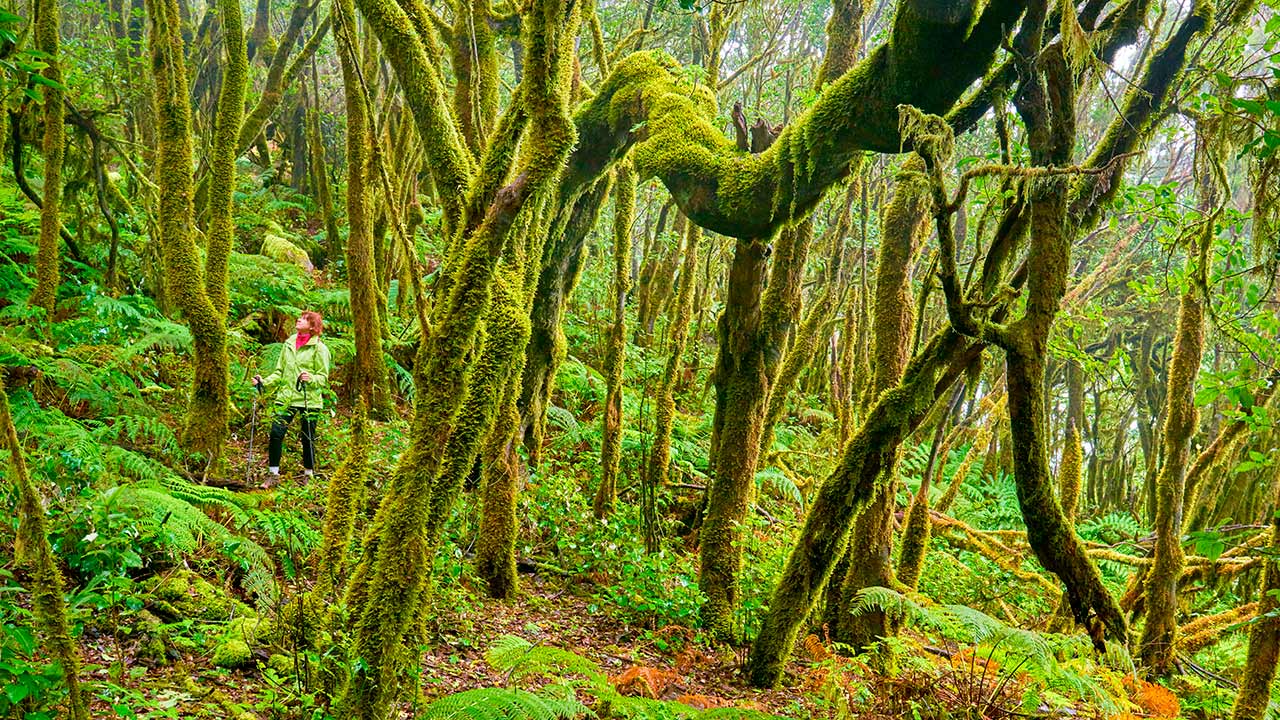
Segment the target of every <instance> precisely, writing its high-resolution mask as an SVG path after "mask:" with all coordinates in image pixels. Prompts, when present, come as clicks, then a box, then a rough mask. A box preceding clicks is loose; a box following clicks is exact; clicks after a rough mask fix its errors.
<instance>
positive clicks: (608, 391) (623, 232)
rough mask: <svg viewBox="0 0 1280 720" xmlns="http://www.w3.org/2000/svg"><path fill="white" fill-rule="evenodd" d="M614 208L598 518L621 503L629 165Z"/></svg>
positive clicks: (622, 171) (632, 207)
mask: <svg viewBox="0 0 1280 720" xmlns="http://www.w3.org/2000/svg"><path fill="white" fill-rule="evenodd" d="M616 173H617V176H618V180H617V182H616V183H615V186H616V188H617V194H616V195H614V206H613V326H612V327H611V328H609V348H608V351H607V354H606V356H605V362H604V367H605V399H604V419H603V420H602V424H603V429H602V435H603V437H602V439H601V441H600V486H599V488H598V489H597V490H596V496H595V499H594V501H593V502H592V509H593V510H594V512H595V515H596V517H598V518H602V517H605V516H607V515H609V514H610V513H612V512H613V506H614V503H616V502H617V499H618V468H619V465H620V463H621V459H622V386H623V381H622V370H623V363H624V362H625V361H626V352H627V322H626V311H627V291H628V290H630V289H631V223H632V221H633V220H634V219H635V212H636V176H635V171H634V170H632V169H631V165H630V164H629V163H624V164H621V165H619V167H618V169H617V171H616Z"/></svg>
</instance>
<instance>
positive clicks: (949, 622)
mask: <svg viewBox="0 0 1280 720" xmlns="http://www.w3.org/2000/svg"><path fill="white" fill-rule="evenodd" d="M872 610H878V611H880V612H884V613H885V614H887V615H890V616H891V617H894V618H897V619H899V620H900V621H902V622H904V623H905V624H907V625H910V626H914V627H918V628H924V629H927V630H930V631H934V632H937V633H938V634H940V635H942V636H943V637H945V638H947V639H949V640H952V641H955V642H959V643H963V644H966V645H969V646H972V647H973V648H974V650H975V651H976V650H977V649H978V648H983V650H982V652H981V654H982V655H983V656H984V657H985V658H987V659H989V660H995V661H996V662H997V664H998V665H999V666H1000V667H1001V670H1000V672H1010V673H1019V672H1021V673H1026V675H1027V676H1029V677H1031V678H1033V679H1034V680H1035V681H1036V682H1035V683H1034V685H1033V687H1034V688H1035V689H1037V690H1040V691H1061V692H1065V693H1068V694H1069V695H1071V696H1074V697H1076V698H1078V699H1080V700H1084V701H1085V702H1089V703H1091V704H1093V705H1094V706H1096V707H1098V708H1099V709H1101V710H1102V711H1103V712H1104V713H1105V714H1107V715H1111V714H1114V713H1117V712H1119V711H1120V710H1121V708H1120V704H1119V703H1118V702H1117V701H1116V699H1115V698H1114V697H1113V696H1112V694H1111V693H1110V692H1108V691H1107V688H1106V686H1104V685H1103V683H1101V682H1099V680H1098V679H1097V677H1096V676H1097V674H1098V669H1099V668H1098V663H1097V662H1095V661H1094V659H1093V658H1092V648H1091V645H1090V644H1089V643H1088V642H1086V641H1084V639H1083V638H1081V637H1074V636H1057V635H1043V634H1041V633H1037V632H1034V631H1032V630H1024V629H1021V628H1014V627H1009V626H1008V625H1006V624H1004V623H1002V622H1001V621H999V620H997V619H995V618H993V617H991V616H990V615H987V614H986V613H984V612H982V611H980V610H976V609H974V608H971V607H968V606H965V605H944V606H928V605H924V604H922V603H918V602H916V601H915V600H912V599H911V598H909V597H907V596H906V595H903V594H902V593H899V592H897V591H894V590H890V589H888V588H882V587H872V588H865V589H863V590H861V591H859V593H858V602H857V604H856V605H855V606H854V608H853V613H854V614H855V615H856V614H862V613H865V612H869V611H872ZM1122 652H1123V650H1122V649H1120V648H1118V646H1117V647H1116V648H1112V647H1110V646H1109V647H1108V653H1107V655H1106V656H1105V657H1104V658H1103V663H1102V664H1103V665H1104V666H1107V667H1113V668H1114V667H1116V665H1117V664H1120V665H1123V661H1122V660H1121V659H1120V653H1122ZM975 654H978V653H976V652H975ZM1129 667H1130V668H1132V660H1130V661H1129ZM1042 699H1043V698H1042V697H1041V694H1040V693H1032V692H1029V693H1028V694H1027V697H1026V698H1025V700H1024V702H1025V703H1029V705H1028V706H1027V707H1024V710H1026V711H1027V712H1029V713H1034V712H1037V711H1038V710H1039V709H1040V708H1039V704H1040V703H1041V701H1042Z"/></svg>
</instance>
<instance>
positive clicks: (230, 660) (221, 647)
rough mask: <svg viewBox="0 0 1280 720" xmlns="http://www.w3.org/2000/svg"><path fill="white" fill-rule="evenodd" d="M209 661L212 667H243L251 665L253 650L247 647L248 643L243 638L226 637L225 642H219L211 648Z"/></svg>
mask: <svg viewBox="0 0 1280 720" xmlns="http://www.w3.org/2000/svg"><path fill="white" fill-rule="evenodd" d="M210 662H211V663H212V664H213V666H214V667H220V668H232V669H234V668H245V667H251V666H252V665H253V650H252V649H251V648H250V647H249V643H247V642H245V641H243V640H235V639H232V638H227V639H226V641H225V642H222V643H219V644H218V646H217V647H216V648H214V649H213V657H212V658H210Z"/></svg>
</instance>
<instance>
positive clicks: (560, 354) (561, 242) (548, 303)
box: [519, 175, 613, 467]
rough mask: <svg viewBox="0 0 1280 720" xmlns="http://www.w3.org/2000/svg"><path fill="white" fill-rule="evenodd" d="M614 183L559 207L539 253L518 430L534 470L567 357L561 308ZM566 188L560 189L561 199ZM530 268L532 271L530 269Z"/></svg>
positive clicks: (602, 182) (604, 182)
mask: <svg viewBox="0 0 1280 720" xmlns="http://www.w3.org/2000/svg"><path fill="white" fill-rule="evenodd" d="M612 186H613V183H612V181H611V180H610V178H609V176H607V175H606V176H605V177H603V178H601V179H600V180H598V181H597V182H596V183H595V184H594V185H592V186H591V187H590V188H589V189H588V190H587V191H586V192H583V193H581V194H579V195H578V196H577V198H576V199H575V200H573V201H572V202H568V203H566V202H565V201H564V200H563V199H562V200H561V201H560V211H559V212H560V214H561V217H558V218H556V221H555V222H554V223H553V225H552V229H551V231H550V237H548V238H547V241H546V246H545V247H544V248H543V256H542V261H541V265H540V267H539V269H538V280H537V289H536V290H535V291H534V296H533V305H532V308H533V309H532V310H531V311H530V320H531V321H532V326H531V328H530V334H529V345H528V347H527V348H526V349H525V364H524V370H523V371H522V375H523V380H522V381H521V386H520V400H519V407H520V427H521V432H522V434H523V442H524V447H525V451H526V452H527V454H528V456H529V464H530V465H531V466H533V467H537V465H538V463H539V461H540V460H541V457H542V438H543V435H544V432H545V426H546V417H547V404H548V403H549V402H550V401H551V392H552V389H553V385H554V383H555V377H556V371H557V370H558V369H559V367H560V363H561V362H563V361H564V357H565V338H564V331H563V330H562V329H561V322H560V319H561V318H562V317H563V316H564V309H565V303H566V302H568V298H569V295H570V293H572V292H573V288H574V286H575V285H577V283H578V278H579V276H580V275H581V273H582V254H583V250H584V248H585V243H586V239H587V234H588V233H590V232H591V228H593V227H595V224H596V220H597V219H599V216H600V210H601V208H602V207H603V206H604V201H605V198H606V197H608V195H609V191H610V189H611V188H612ZM563 190H564V186H563V185H562V186H561V191H562V195H563ZM532 267H533V266H532V265H531V268H530V269H532Z"/></svg>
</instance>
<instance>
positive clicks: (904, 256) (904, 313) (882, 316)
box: [832, 156, 931, 647]
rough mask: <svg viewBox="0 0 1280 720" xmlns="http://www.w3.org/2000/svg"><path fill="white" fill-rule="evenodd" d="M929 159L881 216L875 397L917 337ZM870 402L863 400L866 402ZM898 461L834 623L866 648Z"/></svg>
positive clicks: (857, 538)
mask: <svg viewBox="0 0 1280 720" xmlns="http://www.w3.org/2000/svg"><path fill="white" fill-rule="evenodd" d="M923 169H924V163H923V162H922V161H921V160H920V158H919V156H912V157H911V158H910V159H908V160H907V161H906V162H905V163H904V164H903V166H902V169H901V171H900V172H899V173H898V176H897V180H896V187H895V188H894V196H893V199H892V201H890V203H889V205H888V207H886V208H885V211H884V217H883V218H882V220H881V237H880V253H879V260H878V262H877V264H876V284H875V291H874V292H875V295H874V301H873V305H872V320H871V323H872V324H871V345H872V347H871V358H872V362H871V367H872V374H871V384H870V385H868V386H867V388H866V391H865V392H866V393H867V396H868V397H876V396H878V395H879V394H880V393H882V392H884V391H885V390H886V389H888V388H890V387H893V386H894V385H896V384H897V383H898V380H899V378H901V376H902V371H903V369H904V368H905V367H906V364H907V360H908V358H909V357H910V354H911V343H912V339H913V337H914V335H915V317H914V310H915V306H914V303H913V301H912V293H911V273H912V271H913V269H914V267H915V263H916V257H917V255H918V254H919V249H920V244H921V241H922V239H923V236H924V232H925V229H926V228H927V227H928V220H929V217H930V214H929V209H930V205H931V203H930V196H929V184H928V181H927V179H926V178H925V176H924V174H923ZM867 404H869V403H864V405H867ZM894 465H896V463H891V464H890V465H889V466H888V467H887V468H886V472H887V473H888V474H887V475H886V482H884V483H883V484H881V485H880V490H879V491H878V494H877V495H876V497H875V499H874V500H872V502H871V505H870V506H868V507H867V509H866V510H865V511H863V513H862V514H861V515H859V516H858V522H857V525H856V526H855V527H854V530H853V535H852V536H851V537H850V539H849V549H848V553H849V557H848V558H847V562H848V565H849V570H848V572H847V574H846V575H845V577H844V578H842V580H841V582H842V586H841V591H840V592H841V599H840V604H839V606H838V611H837V615H836V618H835V620H836V622H835V624H834V626H833V627H832V632H833V635H834V636H835V637H836V638H837V639H839V640H840V641H841V642H847V643H849V644H851V645H854V646H855V647H866V646H867V645H870V644H871V643H873V642H875V641H876V639H877V638H879V637H882V636H884V635H885V634H886V633H887V632H888V630H889V627H888V625H887V624H886V619H885V616H884V614H883V613H879V612H868V613H862V614H859V615H854V614H853V613H851V612H850V608H851V607H852V603H853V602H854V599H855V597H856V596H857V594H858V592H859V591H860V590H862V589H863V588H868V587H875V586H879V587H892V586H893V583H894V575H893V530H894V522H893V521H894V512H895V510H896V509H897V478H896V475H895V474H894Z"/></svg>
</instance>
